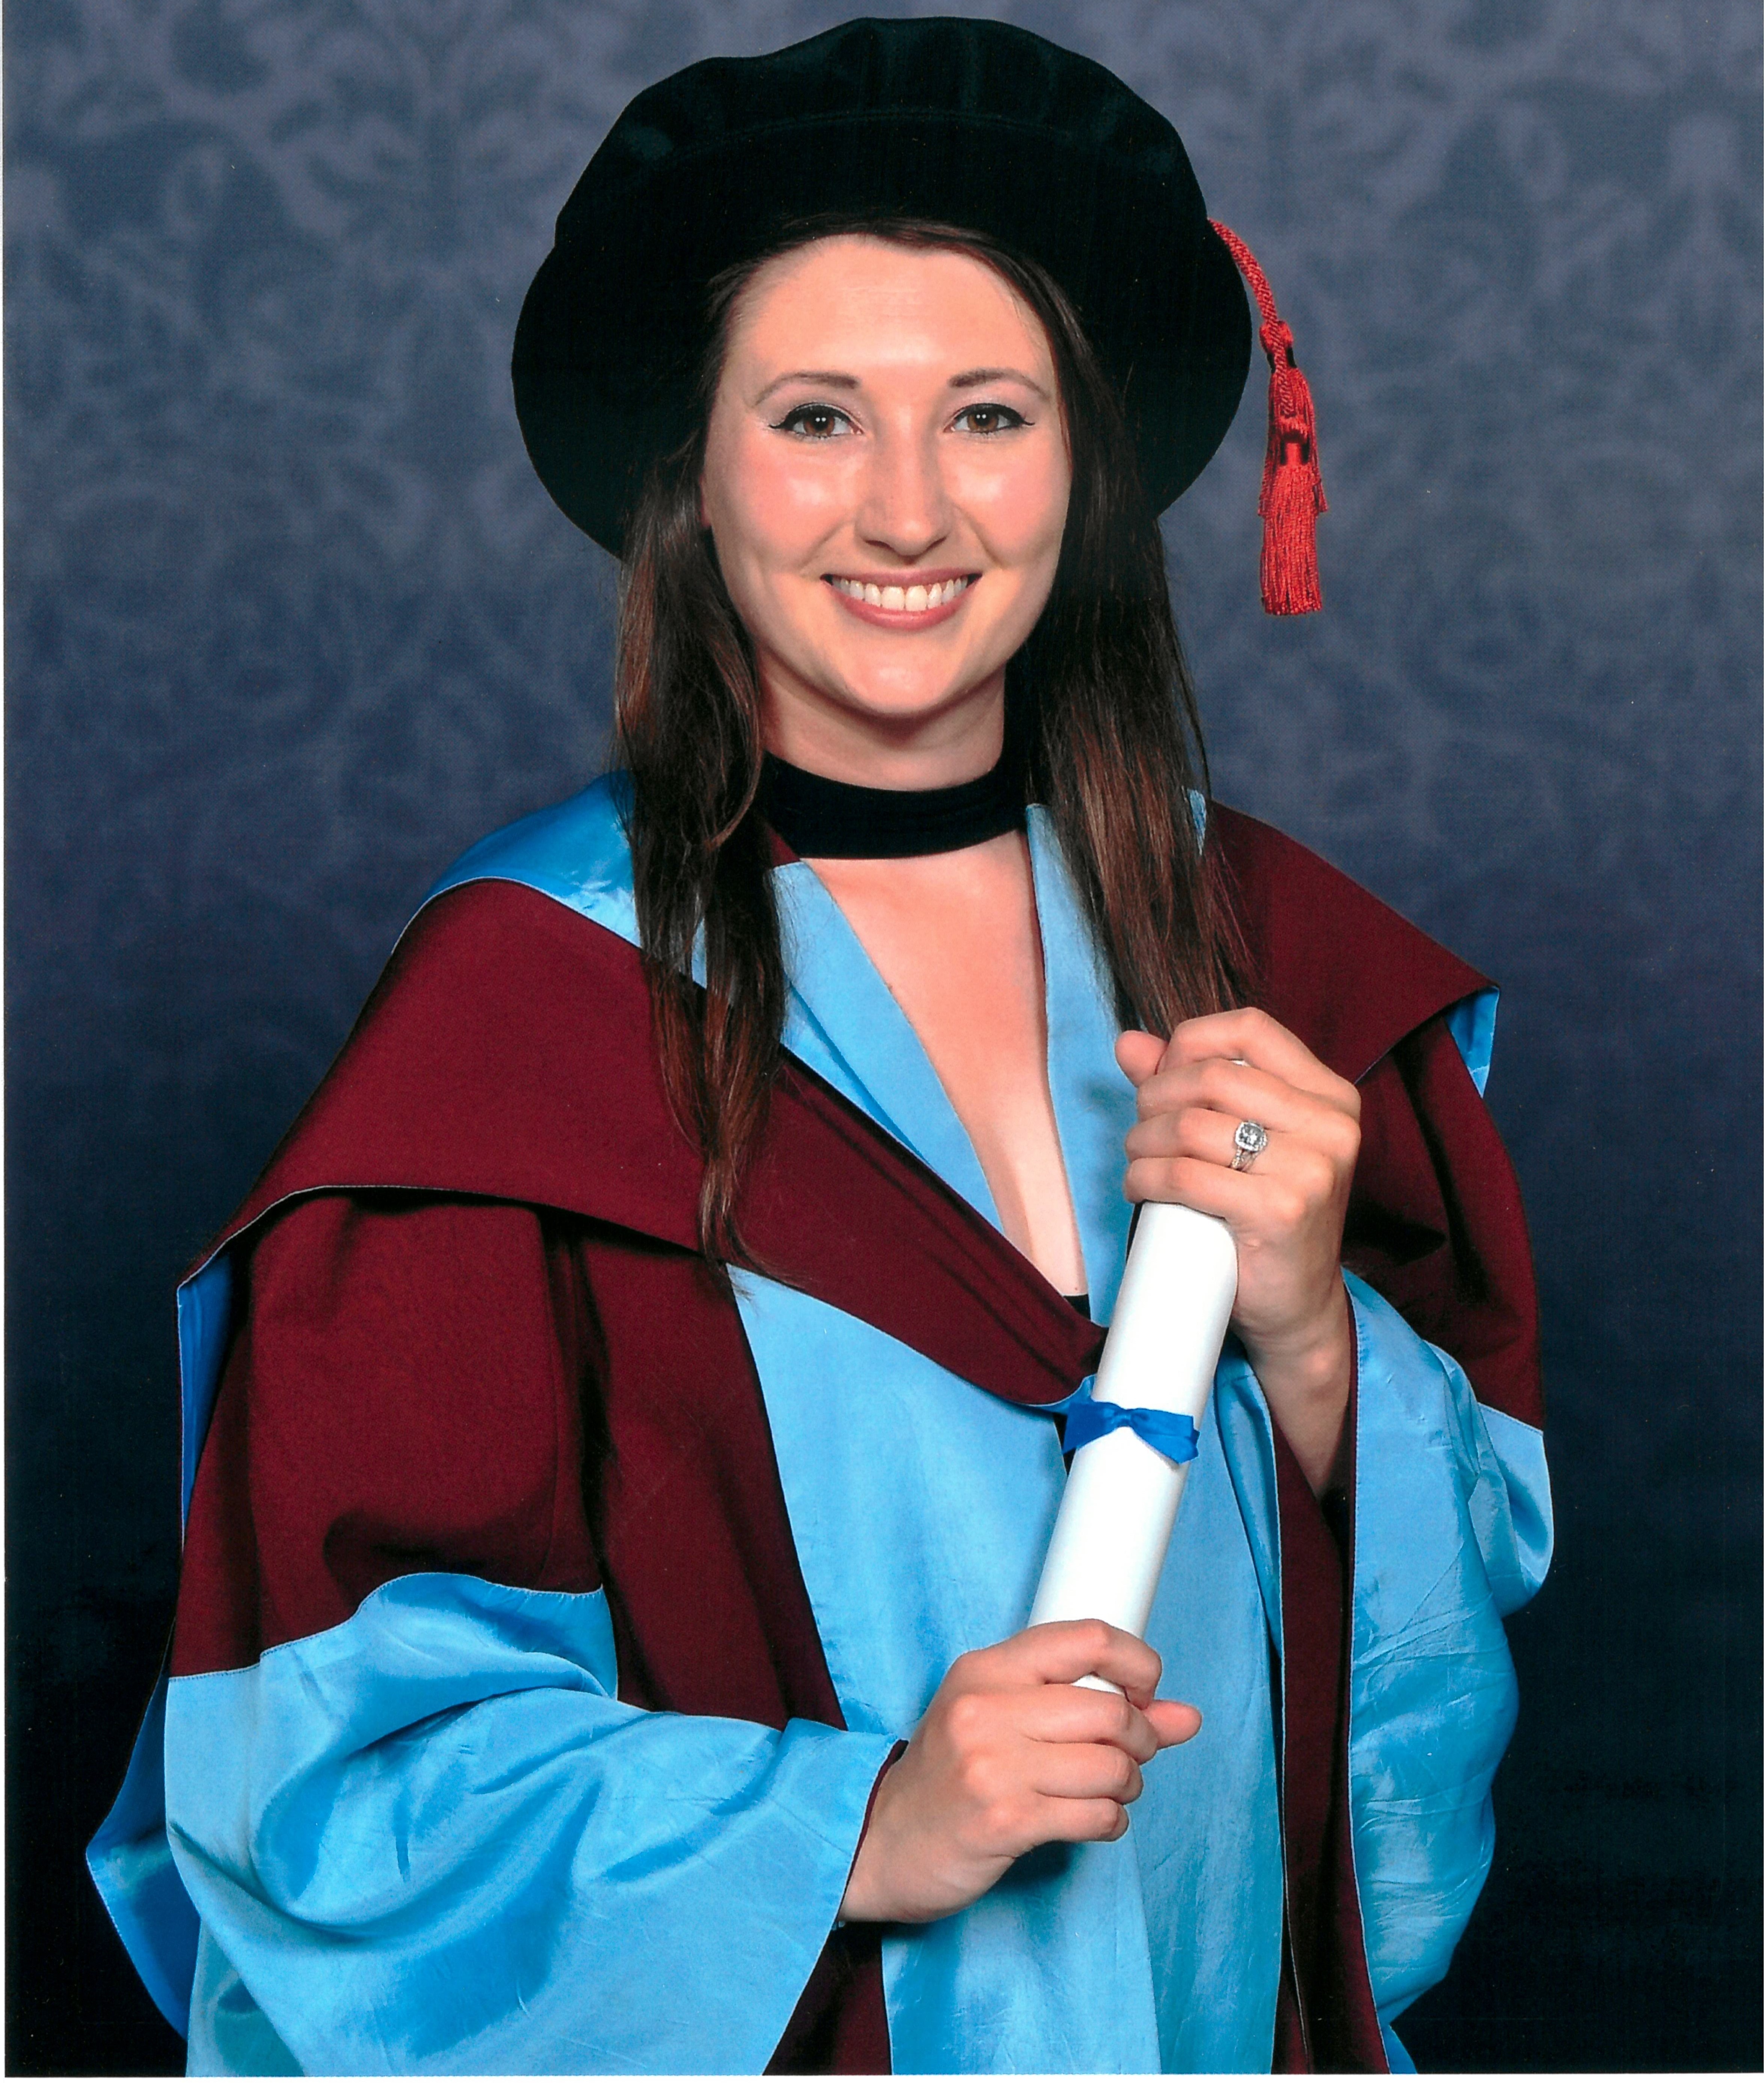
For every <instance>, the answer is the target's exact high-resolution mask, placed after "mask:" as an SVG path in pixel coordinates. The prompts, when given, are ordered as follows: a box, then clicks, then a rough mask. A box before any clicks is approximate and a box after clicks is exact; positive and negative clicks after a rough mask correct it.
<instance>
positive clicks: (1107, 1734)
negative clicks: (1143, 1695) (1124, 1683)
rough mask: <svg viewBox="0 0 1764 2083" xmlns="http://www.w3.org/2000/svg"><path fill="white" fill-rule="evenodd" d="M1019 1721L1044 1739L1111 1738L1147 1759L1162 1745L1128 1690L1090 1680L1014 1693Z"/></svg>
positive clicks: (1105, 1740) (1018, 1724) (1023, 1730)
mask: <svg viewBox="0 0 1764 2083" xmlns="http://www.w3.org/2000/svg"><path fill="white" fill-rule="evenodd" d="M1014 1698H1015V1701H1016V1702H1017V1705H1016V1709H1015V1726H1016V1727H1017V1729H1018V1730H1019V1731H1020V1732H1021V1733H1022V1734H1023V1735H1025V1736H1027V1737H1030V1739H1033V1740H1034V1742H1036V1743H1112V1744H1113V1745H1114V1746H1115V1748H1116V1749H1117V1750H1119V1751H1122V1752H1123V1754H1124V1755H1125V1756H1128V1757H1131V1758H1133V1759H1135V1760H1137V1761H1138V1763H1140V1764H1144V1763H1145V1762H1146V1760H1148V1759H1149V1758H1154V1757H1156V1756H1157V1753H1158V1751H1159V1749H1160V1747H1161V1745H1160V1744H1159V1742H1158V1739H1157V1732H1156V1730H1154V1729H1153V1726H1152V1724H1151V1723H1150V1722H1149V1721H1148V1720H1147V1719H1146V1718H1145V1716H1144V1713H1142V1712H1141V1711H1140V1709H1139V1708H1137V1707H1136V1706H1135V1705H1133V1703H1132V1701H1131V1700H1129V1699H1127V1697H1126V1696H1125V1695H1124V1694H1122V1693H1119V1692H1098V1691H1096V1690H1095V1688H1094V1687H1091V1686H1088V1685H1037V1686H1034V1687H1032V1688H1030V1689H1028V1690H1027V1691H1025V1692H1021V1693H1018V1694H1017V1695H1015V1696H1014Z"/></svg>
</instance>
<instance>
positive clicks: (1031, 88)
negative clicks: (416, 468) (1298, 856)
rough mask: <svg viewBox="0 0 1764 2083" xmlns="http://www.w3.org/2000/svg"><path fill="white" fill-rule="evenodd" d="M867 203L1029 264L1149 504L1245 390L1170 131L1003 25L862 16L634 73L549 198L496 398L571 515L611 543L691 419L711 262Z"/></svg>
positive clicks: (726, 262) (1078, 60)
mask: <svg viewBox="0 0 1764 2083" xmlns="http://www.w3.org/2000/svg"><path fill="white" fill-rule="evenodd" d="M869 215H874V216H876V217H878V218H920V219H925V220H929V221H931V222H936V223H940V224H948V225H952V226H959V227H961V228H962V229H963V230H974V231H978V232H980V233H983V234H985V235H986V236H988V238H990V239H993V240H995V241H996V243H999V244H1000V245H1001V246H1004V247H1008V248H1009V249H1011V250H1013V251H1016V252H1017V253H1019V254H1021V255H1022V256H1025V257H1026V258H1027V259H1029V260H1035V261H1039V263H1040V264H1041V265H1042V266H1043V268H1046V269H1047V272H1048V273H1050V274H1051V276H1052V277H1054V279H1055V281H1057V282H1058V283H1059V284H1060V286H1061V288H1062V289H1064V292H1065V294H1066V295H1067V296H1068V298H1070V300H1071V302H1072V305H1073V306H1074V308H1075V309H1076V311H1077V315H1078V317H1079V319H1080V320H1081V323H1082V324H1083V326H1084V327H1085V332H1086V333H1087V334H1088V336H1089V339H1090V340H1091V342H1092V344H1093V345H1094V347H1095V349H1096V350H1097V353H1098V356H1099V357H1100V359H1101V361H1102V365H1103V368H1104V369H1105V370H1106V372H1107V374H1108V375H1109V376H1110V378H1111V379H1112V381H1113V382H1114V384H1115V388H1116V390H1117V391H1118V393H1119V396H1120V398H1121V400H1122V403H1123V406H1124V408H1125V409H1126V412H1127V422H1128V425H1129V426H1130V428H1131V429H1132V432H1133V435H1134V437H1135V440H1136V446H1137V448H1138V452H1139V457H1140V470H1141V473H1142V475H1143V478H1144V484H1145V486H1146V489H1147V491H1148V492H1149V494H1150V496H1151V497H1152V499H1153V502H1154V504H1155V505H1156V506H1157V509H1158V510H1160V511H1161V510H1162V509H1163V508H1165V506H1167V505H1170V502H1171V501H1173V500H1174V499H1175V498H1176V497H1177V496H1178V495H1179V494H1180V493H1181V492H1184V491H1186V490H1187V487H1188V486H1189V485H1190V484H1192V483H1193V481H1194V480H1195V478H1196V477H1197V476H1198V475H1199V473H1200V471H1201V470H1202V469H1203V467H1204V466H1205V464H1206V463H1207V462H1208V459H1209V458H1210V457H1211V456H1212V453H1213V451H1214V450H1216V448H1217V447H1218V446H1219V444H1220V442H1221V441H1222V440H1223V439H1224V437H1225V430H1226V429H1227V428H1228V427H1229V425H1230V424H1231V420H1232V417H1233V414H1234V413H1235V412H1236V411H1237V403H1238V399H1240V397H1241V396H1242V391H1243V385H1244V378H1245V375H1246V371H1247V370H1248V367H1249V361H1250V316H1249V309H1248V306H1247V304H1246V300H1245V297H1244V292H1243V287H1242V283H1241V282H1240V281H1239V279H1238V267H1237V261H1236V260H1234V259H1233V252H1232V251H1231V250H1230V248H1229V247H1228V246H1227V244H1226V242H1225V239H1224V238H1222V237H1221V236H1220V232H1219V230H1216V229H1215V228H1214V227H1213V226H1212V225H1211V224H1210V223H1209V222H1208V218H1207V212H1206V206H1205V205H1204V204H1203V201H1202V200H1201V194H1200V189H1199V186H1198V185H1197V184H1196V182H1195V176H1194V174H1193V171H1192V170H1191V168H1190V167H1189V163H1188V155H1187V153H1186V152H1185V151H1184V150H1182V140H1181V139H1180V138H1179V137H1178V136H1177V134H1176V133H1175V131H1174V129H1172V128H1171V126H1170V124H1169V123H1168V122H1167V121H1166V120H1165V118H1164V117H1163V116H1161V115H1159V114H1158V112H1157V110H1156V109H1155V108H1151V107H1150V106H1149V104H1147V103H1145V102H1144V101H1142V100H1141V99H1140V98H1139V96H1138V95H1136V94H1134V93H1133V92H1132V91H1131V90H1130V89H1129V88H1128V87H1125V86H1124V85H1123V83H1122V82H1121V81H1119V79H1117V78H1115V75H1114V74H1112V73H1111V72H1109V71H1108V70H1106V69H1105V68H1104V67H1103V66H1102V65H1097V64H1095V63H1094V62H1093V61H1091V60H1090V59H1089V58H1085V57H1079V56H1078V55H1077V53H1074V52H1072V51H1067V50H1062V49H1060V47H1059V46H1058V45H1057V44H1051V43H1048V42H1047V41H1046V40H1044V39H1043V38H1042V37H1040V36H1033V35H1031V34H1030V32H1028V31H1027V30H1026V29H1018V28H1013V27H1010V26H1009V25H1008V24H1006V23H1002V22H984V21H967V20H957V19H946V18H931V19H918V20H910V21H874V20H862V21H854V22H847V23H844V24H843V25H842V26H840V27H838V28H835V29H830V30H828V31H827V32H826V33H825V34H824V35H823V36H814V37H811V38H810V39H809V40H808V41H807V42H806V43H800V44H792V45H790V46H789V49H785V50H781V51H774V52H772V53H769V54H768V55H767V56H764V57H751V58H707V59H705V60H704V61H702V62H700V64H697V65H688V66H687V68H686V70H684V71H683V72H679V73H676V74H674V75H673V77H672V78H669V79H664V80H662V81H661V82H659V83H658V84H657V85H656V86H654V87H648V88H645V91H643V92H642V93H641V94H640V95H637V99H635V100H634V101H632V103H631V104H630V106H629V107H628V108H627V109H626V110H625V111H624V114H623V115H621V116H620V118H619V120H617V122H615V124H614V125H613V126H612V129H611V131H610V132H609V133H607V138H606V141H605V142H604V143H603V145H602V146H601V147H600V149H599V151H598V152H596V153H595V154H594V158H592V159H591V160H590V162H589V165H588V168H587V171H586V172H585V173H584V174H583V175H582V179H581V180H579V181H578V182H577V184H576V187H575V189H574V192H573V193H572V195H571V196H570V197H569V201H567V202H566V203H565V205H564V207H563V209H562V211H561V213H560V214H559V216H558V219H557V234H556V244H555V245H554V246H553V247H552V251H551V252H550V254H549V255H548V256H547V258H546V260H545V261H544V264H543V265H542V266H541V267H540V268H539V273H538V274H537V276H536V277H535V278H534V281H533V285H532V287H531V289H530V290H529V291H528V292H527V301H526V303H525V305H524V306H522V311H521V318H520V323H519V326H518V328H517V330H516V333H515V338H514V399H515V406H516V409H517V411H518V413H519V415H520V422H521V431H522V434H523V435H524V436H525V437H526V441H527V453H528V454H529V455H531V458H532V459H533V465H534V467H535V469H536V470H537V471H538V472H539V476H540V477H541V478H542V479H543V480H544V484H545V487H546V489H547V490H548V492H550V493H551V495H552V497H553V498H554V499H555V500H556V501H557V503H558V505H560V506H561V508H562V509H563V510H564V511H565V513H567V514H568V515H569V518H570V519H571V520H572V521H573V522H575V523H576V524H577V526H578V527H581V528H582V529H585V530H586V532H587V533H588V534H590V535H591V536H592V537H593V538H594V540H595V541H596V542H597V543H601V544H602V545H603V547H605V548H607V549H608V550H611V551H612V552H613V554H614V555H615V556H617V555H618V554H619V553H620V548H621V547H622V544H623V540H624V524H625V519H626V517H627V515H628V512H629V510H630V507H631V505H632V501H634V499H635V498H636V496H637V492H639V490H640V489H641V485H642V481H643V478H644V475H645V471H646V469H647V467H648V466H649V463H651V462H652V461H653V460H654V458H656V457H658V455H661V454H664V453H666V451H668V450H670V449H672V448H674V447H675V446H677V444H678V443H679V442H681V441H682V440H683V439H684V438H685V437H687V435H688V434H689V433H690V432H691V431H692V425H693V421H694V417H695V414H696V412H697V411H698V410H699V409H700V403H699V400H698V399H697V398H696V394H695V386H696V379H697V378H698V375H699V372H700V370H701V368H702V366H703V364H704V356H705V353H706V352H707V350H708V348H709V311H708V304H707V289H708V287H709V284H710V282H711V281H713V278H714V277H717V276H718V275H720V274H721V273H723V272H724V271H725V270H726V269H728V268H730V267H733V266H735V265H737V264H739V263H740V262H742V261H743V260H751V259H753V258H755V256H758V255H759V254H762V253H764V252H766V251H768V250H770V249H771V248H772V247H774V246H775V245H776V244H777V243H779V241H780V239H782V238H784V237H785V236H786V235H787V234H789V232H790V231H791V230H793V228H795V227H797V226H802V225H803V224H804V223H806V222H813V221H814V219H816V218H823V217H840V218H851V217H853V216H869ZM1270 309H1271V306H1270ZM1281 330H1282V332H1283V333H1284V328H1282V329H1281ZM1266 332H1267V328H1266V327H1264V334H1266ZM1264 344H1267V342H1266V340H1265V342H1264ZM1269 354H1270V359H1271V361H1273V360H1274V359H1275V349H1274V348H1273V347H1272V346H1270V347H1269ZM1283 356H1284V363H1285V365H1286V366H1287V367H1288V369H1290V367H1291V360H1292V357H1291V340H1290V336H1285V338H1284V347H1283ZM1291 373H1292V374H1293V375H1296V374H1297V372H1296V370H1292V372H1291ZM1276 374H1277V375H1278V374H1280V370H1276ZM1299 380H1300V381H1301V382H1302V379H1299ZM1283 452H1284V451H1283ZM1305 460H1306V461H1310V460H1311V459H1310V458H1305ZM1313 475H1314V472H1313ZM1317 491H1318V503H1319V504H1320V503H1321V483H1320V481H1319V482H1318V487H1317ZM1264 504H1266V500H1265V501H1264ZM1270 605H1273V603H1272V602H1270ZM1288 611H1290V610H1288Z"/></svg>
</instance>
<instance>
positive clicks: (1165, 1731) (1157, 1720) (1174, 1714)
mask: <svg viewBox="0 0 1764 2083" xmlns="http://www.w3.org/2000/svg"><path fill="white" fill-rule="evenodd" d="M1145 1719H1146V1721H1147V1722H1148V1723H1149V1725H1150V1726H1151V1729H1152V1731H1153V1734H1155V1735H1156V1736H1157V1747H1158V1748H1159V1749H1160V1750H1168V1749H1169V1748H1170V1745H1171V1744H1172V1743H1187V1741H1188V1740H1189V1739H1190V1738H1191V1737H1192V1736H1196V1735H1198V1734H1199V1733H1200V1709H1199V1708H1198V1707H1191V1706H1190V1705H1188V1703H1187V1701H1185V1700H1153V1701H1149V1703H1148V1705H1147V1706H1146V1709H1145Z"/></svg>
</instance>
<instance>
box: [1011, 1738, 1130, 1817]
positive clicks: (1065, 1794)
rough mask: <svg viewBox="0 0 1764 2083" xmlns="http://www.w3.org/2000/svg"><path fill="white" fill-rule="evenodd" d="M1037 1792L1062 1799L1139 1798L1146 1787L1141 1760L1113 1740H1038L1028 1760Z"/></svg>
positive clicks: (1120, 1800)
mask: <svg viewBox="0 0 1764 2083" xmlns="http://www.w3.org/2000/svg"><path fill="white" fill-rule="evenodd" d="M1027 1770H1028V1772H1029V1775H1030V1778H1029V1783H1030V1785H1031V1786H1032V1787H1034V1789H1035V1791H1036V1793H1038V1794H1047V1795H1048V1796H1050V1797H1051V1798H1053V1799H1055V1800H1060V1801H1096V1800H1102V1801H1119V1802H1122V1803H1123V1805H1124V1804H1125V1803H1127V1802H1130V1801H1137V1800H1138V1799H1139V1798H1140V1794H1143V1793H1144V1790H1145V1781H1144V1778H1143V1777H1141V1776H1140V1768H1139V1765H1138V1764H1137V1762H1136V1760H1134V1759H1132V1758H1130V1757H1129V1756H1127V1752H1126V1751H1118V1750H1117V1749H1116V1748H1115V1746H1114V1744H1112V1743H1037V1744H1036V1745H1035V1747H1034V1751H1032V1753H1031V1755H1030V1759H1029V1760H1028V1764H1027Z"/></svg>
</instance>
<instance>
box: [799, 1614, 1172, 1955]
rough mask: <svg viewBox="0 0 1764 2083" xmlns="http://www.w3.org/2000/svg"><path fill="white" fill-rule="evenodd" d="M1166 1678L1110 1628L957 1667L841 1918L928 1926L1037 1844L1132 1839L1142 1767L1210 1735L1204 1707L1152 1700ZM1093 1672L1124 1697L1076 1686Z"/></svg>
mask: <svg viewBox="0 0 1764 2083" xmlns="http://www.w3.org/2000/svg"><path fill="white" fill-rule="evenodd" d="M1162 1668H1163V1667H1162V1664H1161V1661H1160V1659H1159V1658H1158V1655H1157V1651H1156V1650H1153V1649H1149V1648H1148V1647H1147V1646H1146V1645H1145V1644H1144V1642H1143V1641H1140V1640H1138V1638H1137V1637H1135V1636H1133V1635H1130V1634H1125V1633H1123V1632H1122V1631H1121V1629H1119V1628H1112V1627H1109V1626H1107V1625H1105V1624H1104V1623H1103V1622H1102V1621H1101V1620H1060V1621H1055V1622H1053V1623H1051V1624H1050V1625H1045V1626H1042V1627H1033V1628H1026V1629H1024V1630H1023V1631H1022V1633H1021V1634H1014V1635H1013V1636H1012V1637H1010V1638H1009V1641H1001V1642H998V1643H996V1644H995V1645H994V1646H993V1647H992V1648H991V1649H979V1650H971V1651H970V1653H969V1654H967V1655H966V1656H958V1658H956V1660H955V1662H954V1663H952V1664H951V1665H950V1668H949V1671H948V1672H947V1674H946V1675H945V1678H944V1680H943V1683H942V1684H941V1685H940V1686H939V1687H938V1688H937V1693H936V1696H935V1697H934V1698H933V1700H932V1702H931V1705H929V1707H928V1708H927V1709H925V1714H924V1720H923V1721H921V1722H920V1724H919V1726H918V1727H917V1728H916V1730H914V1731H913V1734H912V1741H911V1742H910V1743H908V1744H907V1747H906V1749H905V1750H904V1751H903V1752H902V1753H901V1755H900V1756H899V1758H897V1759H896V1760H895V1763H894V1764H893V1765H892V1766H890V1768H889V1769H888V1771H887V1772H885V1773H884V1774H883V1775H882V1782H881V1784H880V1785H879V1786H878V1788H877V1789H876V1798H875V1802H874V1806H872V1808H871V1810H870V1815H869V1827H868V1829H867V1830H866V1831H865V1834H864V1840H863V1843H862V1844H861V1845H860V1846H859V1848H858V1853H857V1859H856V1860H855V1861H854V1862H853V1864H852V1872H851V1878H850V1879H849V1880H848V1882H846V1887H845V1899H844V1902H843V1903H841V1904H840V1915H841V1916H843V1917H844V1919H845V1920H846V1921H847V1922H848V1923H886V1924H894V1923H901V1924H928V1923H929V1922H930V1921H931V1920H933V1918H935V1917H939V1916H949V1915H950V1913H951V1912H952V1911H954V1910H958V1909H964V1908H967V1905H968V1903H971V1902H973V1901H975V1900H976V1899H978V1898H979V1896H981V1895H984V1894H985V1892H986V1891H987V1890H988V1888H989V1887H992V1884H993V1882H995V1881H996V1880H997V1879H998V1878H999V1877H1000V1874H1003V1873H1004V1871H1005V1869H1006V1867H1008V1866H1009V1865H1010V1864H1011V1862H1012V1861H1013V1860H1015V1859H1019V1858H1021V1857H1022V1855H1023V1853H1025V1852H1027V1851H1031V1850H1033V1849H1034V1847H1035V1846H1036V1845H1037V1844H1055V1843H1061V1844H1081V1843H1084V1842H1086V1841H1089V1840H1100V1841H1102V1842H1104V1843H1107V1842H1110V1841H1112V1840H1114V1839H1115V1838H1117V1837H1119V1836H1123V1834H1124V1833H1125V1832H1126V1829H1127V1803H1128V1802H1131V1801H1136V1800H1137V1799H1138V1798H1139V1795H1140V1787H1141V1785H1142V1784H1143V1782H1142V1781H1141V1779H1140V1766H1141V1765H1143V1764H1145V1763H1146V1761H1147V1760H1149V1759H1150V1758H1152V1757H1153V1756H1156V1755H1157V1752H1158V1751H1161V1750H1162V1749H1164V1748H1165V1747H1166V1746H1167V1745H1169V1744H1170V1743H1187V1740H1188V1739H1189V1738H1190V1737H1191V1735H1193V1734H1194V1733H1195V1730H1197V1729H1198V1728H1199V1726H1200V1716H1199V1714H1198V1713H1196V1712H1195V1709H1193V1708H1192V1707H1185V1706H1183V1705H1181V1704H1180V1702H1178V1701H1174V1700H1157V1699H1154V1698H1153V1692H1154V1691H1155V1689H1156V1688H1157V1680H1158V1677H1159V1675H1160V1673H1161V1671H1162ZM1093 1672H1094V1674H1095V1675H1097V1676H1098V1677H1099V1678H1106V1679H1109V1680H1110V1682H1111V1683H1113V1684H1116V1685H1119V1687H1120V1688H1121V1692H1119V1693H1115V1692H1097V1691H1095V1690H1094V1689H1093V1688H1089V1687H1087V1686H1081V1685H1077V1684H1074V1683H1073V1682H1072V1681H1073V1680H1074V1679H1079V1678H1082V1677H1084V1676H1085V1675H1087V1674H1089V1673H1093ZM1123 1694H1124V1697H1123Z"/></svg>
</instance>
